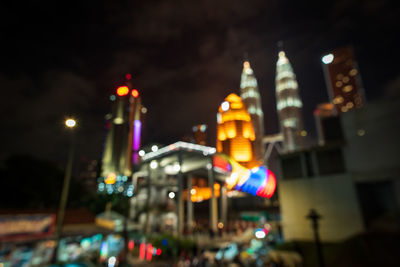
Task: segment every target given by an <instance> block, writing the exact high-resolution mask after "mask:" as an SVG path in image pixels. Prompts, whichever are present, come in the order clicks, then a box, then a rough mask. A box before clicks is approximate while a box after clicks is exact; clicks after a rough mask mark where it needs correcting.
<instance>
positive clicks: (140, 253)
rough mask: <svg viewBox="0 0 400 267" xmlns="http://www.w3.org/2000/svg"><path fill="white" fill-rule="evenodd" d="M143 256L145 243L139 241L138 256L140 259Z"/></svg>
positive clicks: (144, 254) (142, 258)
mask: <svg viewBox="0 0 400 267" xmlns="http://www.w3.org/2000/svg"><path fill="white" fill-rule="evenodd" d="M145 256H146V244H145V243H141V244H140V246H139V258H140V259H141V260H144V258H145Z"/></svg>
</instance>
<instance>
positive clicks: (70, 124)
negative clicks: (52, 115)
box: [65, 119, 76, 128]
mask: <svg viewBox="0 0 400 267" xmlns="http://www.w3.org/2000/svg"><path fill="white" fill-rule="evenodd" d="M65 125H66V126H67V127H68V128H74V127H75V126H76V120H74V119H67V120H66V121H65Z"/></svg>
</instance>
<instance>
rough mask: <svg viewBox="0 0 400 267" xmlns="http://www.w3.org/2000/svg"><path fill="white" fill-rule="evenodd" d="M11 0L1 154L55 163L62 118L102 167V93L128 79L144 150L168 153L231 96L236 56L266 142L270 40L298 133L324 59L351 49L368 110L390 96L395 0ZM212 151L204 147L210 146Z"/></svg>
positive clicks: (395, 82)
mask: <svg viewBox="0 0 400 267" xmlns="http://www.w3.org/2000/svg"><path fill="white" fill-rule="evenodd" d="M80 2H81V3H79V4H74V3H72V2H71V1H24V2H21V1H9V2H8V3H4V2H2V3H1V4H0V12H1V13H0V20H1V43H2V49H1V52H0V55H1V58H0V60H1V61H0V62H1V64H0V66H1V69H0V88H1V100H2V105H1V116H2V117H1V122H2V127H1V131H0V140H1V144H0V145H1V150H0V151H1V154H0V158H2V159H3V158H5V157H7V156H9V155H11V154H16V153H24V154H26V153H28V154H32V155H35V156H37V157H40V158H45V159H50V160H56V161H63V160H65V157H66V154H67V152H66V148H67V146H68V133H67V131H66V129H64V126H63V120H64V118H65V117H66V116H67V115H73V116H75V117H76V118H77V119H78V120H79V129H78V132H77V134H78V144H79V147H78V154H79V156H80V157H86V158H89V159H99V158H100V157H101V152H102V145H103V142H104V135H105V132H104V116H105V115H106V113H107V112H109V110H110V102H109V96H110V95H111V94H113V92H114V90H115V88H116V87H117V86H118V85H121V84H122V83H123V81H124V76H125V74H126V73H132V75H133V81H134V85H135V87H137V88H138V89H139V91H140V92H141V94H142V97H143V98H142V99H143V102H144V105H145V106H146V107H147V108H148V114H147V115H148V116H147V121H146V124H147V126H146V127H147V128H146V136H144V138H145V142H146V143H150V142H157V143H164V144H168V143H171V142H174V141H177V140H180V139H181V138H182V136H183V135H184V134H187V133H190V131H191V128H192V126H193V125H195V124H197V123H206V124H208V125H209V131H210V140H213V139H214V138H215V123H216V122H215V121H216V111H217V108H218V106H219V104H220V103H221V102H222V101H223V99H224V98H225V97H226V96H227V95H228V94H229V93H231V92H236V93H238V92H239V83H240V74H241V71H242V63H243V59H244V54H245V53H247V54H248V59H249V60H250V63H251V65H252V67H253V69H254V72H255V75H256V77H257V79H258V83H259V90H260V94H261V96H262V105H263V110H264V116H265V128H266V133H267V134H272V133H276V132H277V131H278V122H277V115H276V111H275V84H274V82H275V78H274V77H275V64H276V60H277V53H278V51H277V42H278V41H283V47H284V49H285V51H286V54H287V56H288V57H289V60H290V61H291V63H292V66H293V68H294V71H295V73H296V75H297V79H298V82H299V86H300V95H301V98H302V100H303V104H304V110H303V113H304V114H303V116H304V118H305V122H306V128H307V130H309V131H310V132H311V134H312V132H313V129H314V125H313V121H314V119H313V115H312V112H313V110H314V108H315V106H316V104H318V103H320V102H326V101H327V100H328V98H327V92H326V86H325V83H324V80H323V74H322V68H321V61H320V58H321V56H322V55H323V54H324V53H326V52H327V51H329V50H331V49H334V48H337V47H341V46H344V45H349V44H350V45H353V46H354V49H355V53H356V58H357V60H358V64H359V67H360V71H361V75H362V79H363V83H364V87H365V91H366V97H367V100H368V101H376V100H378V99H381V98H384V97H387V96H391V95H393V94H397V95H398V91H399V85H400V71H399V67H398V63H397V62H398V61H399V59H400V57H399V53H398V47H399V43H398V41H396V37H398V34H399V32H400V31H399V25H400V23H399V15H400V12H399V10H400V9H399V4H398V1H385V0H381V1H372V0H366V1H361V0H359V1H356V0H338V1H320V0H319V1H316V0H315V1H314V0H313V1H288V0H279V1H278V0H274V1H265V0H259V1H258V0H257V1H250V0H248V1H243V0H220V1H217V0H202V1H194V0H193V1H192V0H190V1H188V0H163V1H154V0H145V1H128V0H125V1H116V0H115V1H80ZM212 145H213V144H212Z"/></svg>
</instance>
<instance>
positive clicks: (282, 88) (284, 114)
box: [275, 51, 306, 152]
mask: <svg viewBox="0 0 400 267" xmlns="http://www.w3.org/2000/svg"><path fill="white" fill-rule="evenodd" d="M275 86H276V91H275V93H276V103H277V104H276V106H277V111H278V116H279V123H280V128H281V132H282V134H283V147H284V151H285V152H291V151H296V150H298V149H299V148H301V147H302V146H303V144H304V141H303V139H304V137H303V135H305V134H306V132H305V131H304V129H303V119H302V106H303V104H302V102H301V99H300V97H299V92H298V84H297V81H296V75H295V74H294V72H293V68H292V65H291V64H290V62H289V60H288V58H287V57H286V55H285V52H283V51H280V52H279V58H278V62H277V63H276V78H275Z"/></svg>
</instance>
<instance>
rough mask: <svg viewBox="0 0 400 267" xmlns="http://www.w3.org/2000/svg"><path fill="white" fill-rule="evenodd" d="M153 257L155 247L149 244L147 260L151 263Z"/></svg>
mask: <svg viewBox="0 0 400 267" xmlns="http://www.w3.org/2000/svg"><path fill="white" fill-rule="evenodd" d="M152 257H153V246H152V245H151V244H147V253H146V260H148V261H151V258H152Z"/></svg>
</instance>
